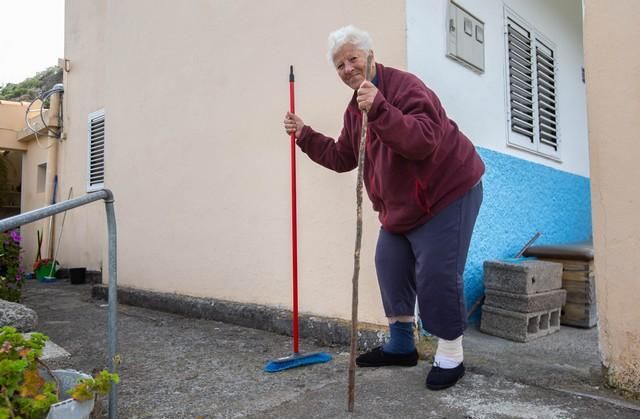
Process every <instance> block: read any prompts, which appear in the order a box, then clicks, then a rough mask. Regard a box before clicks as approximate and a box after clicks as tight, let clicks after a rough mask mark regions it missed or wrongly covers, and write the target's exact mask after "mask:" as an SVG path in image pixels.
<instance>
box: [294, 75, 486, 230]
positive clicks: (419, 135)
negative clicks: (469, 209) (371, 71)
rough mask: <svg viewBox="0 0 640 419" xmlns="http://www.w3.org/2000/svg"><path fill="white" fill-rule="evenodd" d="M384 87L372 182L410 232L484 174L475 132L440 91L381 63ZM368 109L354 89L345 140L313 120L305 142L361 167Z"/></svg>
mask: <svg viewBox="0 0 640 419" xmlns="http://www.w3.org/2000/svg"><path fill="white" fill-rule="evenodd" d="M376 75H377V79H378V83H377V84H378V86H377V87H378V94H377V95H376V97H375V99H374V102H373V106H372V107H371V109H370V110H369V113H368V130H367V131H368V132H367V145H366V156H365V163H364V184H365V187H366V189H367V193H368V194H369V198H370V199H371V202H372V203H373V209H374V210H375V211H377V212H378V213H379V215H378V217H379V219H380V222H381V223H382V226H383V228H384V229H385V230H387V231H390V232H393V233H405V232H408V231H410V230H412V229H414V228H416V227H418V226H420V225H423V224H425V223H426V222H428V221H429V220H430V219H431V218H433V217H434V216H435V215H436V214H437V213H438V212H439V211H440V210H442V209H443V208H445V207H447V206H448V205H449V204H451V203H452V202H453V201H455V200H457V199H458V198H461V197H462V196H463V195H464V194H465V193H467V192H468V191H469V190H470V189H471V188H473V186H475V185H476V184H477V183H478V182H479V181H480V178H481V177H482V174H483V173H484V163H483V162H482V159H481V158H480V156H479V155H478V153H477V152H476V150H475V147H474V146H473V144H472V143H471V141H469V139H468V138H467V137H466V136H465V135H464V134H463V133H462V132H460V130H458V126H457V125H456V123H455V122H453V121H452V120H450V119H449V118H448V117H447V114H446V112H445V110H444V108H443V107H442V105H441V104H440V101H439V100H438V97H437V96H436V94H435V93H434V92H433V91H431V90H430V89H429V88H428V87H426V86H425V85H424V83H423V82H422V81H421V80H420V79H418V78H417V77H416V76H414V75H413V74H411V73H407V72H404V71H401V70H397V69H394V68H391V67H385V66H383V65H382V64H376ZM361 127H362V114H361V111H360V110H359V109H358V104H357V102H356V92H354V95H353V98H352V99H351V102H350V103H349V105H348V106H347V109H346V111H345V113H344V126H343V128H342V132H341V133H340V137H339V138H338V141H337V142H336V141H334V140H333V139H332V138H329V137H326V136H324V135H323V134H321V133H319V132H316V131H314V130H313V129H312V128H311V127H309V126H305V127H304V128H303V129H302V132H301V135H300V137H299V138H298V140H297V144H298V146H299V147H300V149H302V151H303V152H305V153H306V154H307V155H308V156H309V157H310V158H311V159H312V160H313V161H315V162H316V163H319V164H321V165H323V166H325V167H327V168H329V169H332V170H335V171H336V172H347V171H350V170H353V169H355V168H356V167H357V166H358V147H359V142H360V130H361Z"/></svg>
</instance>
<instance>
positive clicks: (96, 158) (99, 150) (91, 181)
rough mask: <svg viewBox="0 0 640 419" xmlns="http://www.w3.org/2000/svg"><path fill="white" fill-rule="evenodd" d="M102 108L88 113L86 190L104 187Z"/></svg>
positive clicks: (103, 126)
mask: <svg viewBox="0 0 640 419" xmlns="http://www.w3.org/2000/svg"><path fill="white" fill-rule="evenodd" d="M104 133H105V118H104V110H101V111H97V112H93V113H91V114H89V147H88V148H89V159H88V176H87V191H96V190H99V189H102V188H103V187H104Z"/></svg>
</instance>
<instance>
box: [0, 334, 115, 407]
mask: <svg viewBox="0 0 640 419" xmlns="http://www.w3.org/2000/svg"><path fill="white" fill-rule="evenodd" d="M47 340H48V338H47V337H46V336H45V335H43V334H42V333H31V334H30V335H29V336H25V335H23V334H21V333H18V332H17V331H16V329H15V328H13V327H8V326H5V327H2V328H0V418H18V417H21V418H43V417H45V415H46V416H47V418H49V419H55V418H65V419H81V418H82V419H84V418H88V417H89V414H90V413H91V411H92V409H93V406H94V400H95V397H96V396H97V395H106V394H107V393H108V392H109V390H110V389H111V384H112V383H116V384H117V383H118V382H119V377H118V375H117V374H110V373H109V372H107V371H101V372H100V373H99V374H98V375H97V376H96V377H93V378H92V377H90V376H88V375H86V374H82V373H78V372H77V371H65V370H63V371H51V370H50V369H49V367H48V366H47V365H46V364H45V363H44V362H42V361H41V360H40V359H39V358H40V356H41V355H42V349H43V348H44V344H45V342H46V341H47ZM47 378H48V379H47ZM69 384H70V385H69ZM70 386H73V387H72V388H70V389H69V390H67V388H69V387H70ZM59 399H63V401H62V402H58V401H59Z"/></svg>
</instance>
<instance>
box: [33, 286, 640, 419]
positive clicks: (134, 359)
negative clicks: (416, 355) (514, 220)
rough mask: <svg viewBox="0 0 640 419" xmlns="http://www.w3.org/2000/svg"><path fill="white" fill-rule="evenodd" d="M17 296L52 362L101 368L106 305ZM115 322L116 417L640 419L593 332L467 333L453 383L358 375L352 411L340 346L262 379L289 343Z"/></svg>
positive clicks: (236, 330)
mask: <svg viewBox="0 0 640 419" xmlns="http://www.w3.org/2000/svg"><path fill="white" fill-rule="evenodd" d="M24 295H25V301H24V303H25V304H26V305H27V306H28V307H31V308H33V309H34V310H35V311H36V312H37V313H38V316H39V327H38V331H40V332H43V333H45V334H46V335H48V336H50V338H51V339H52V340H53V341H54V342H55V343H57V344H58V345H60V346H62V347H63V348H64V349H65V350H67V351H68V352H69V353H70V354H71V356H70V357H67V358H60V359H57V360H53V361H50V365H51V366H52V367H54V368H58V367H64V368H67V367H68V368H75V369H79V370H82V371H86V372H91V371H92V370H94V369H101V368H104V366H105V365H106V359H105V358H106V314H107V305H106V303H105V302H104V301H101V300H93V299H92V298H91V286H90V285H70V284H68V282H65V281H58V282H55V283H50V284H42V283H38V282H35V281H29V282H28V284H27V286H26V288H25V291H24ZM119 327H120V331H119V352H120V354H121V355H122V359H123V363H122V365H121V367H120V371H119V373H120V376H121V380H122V381H121V385H120V386H119V389H118V395H119V396H118V397H119V403H118V412H119V417H120V418H197V417H203V418H236V417H249V418H348V417H354V418H638V417H640V403H638V402H635V401H629V400H625V399H623V398H621V397H619V396H618V395H616V394H615V393H614V392H613V391H612V390H609V389H607V388H604V387H603V386H602V382H601V374H600V364H599V361H598V354H597V347H598V346H597V331H596V330H595V329H591V330H582V329H575V328H570V327H562V328H561V330H560V332H559V333H556V334H553V335H550V336H547V337H543V338H540V339H538V340H535V341H533V342H529V343H515V342H510V341H507V340H503V339H500V338H496V337H492V336H488V335H485V334H483V333H480V332H479V331H477V330H476V329H474V328H473V327H470V328H469V330H468V331H467V333H466V334H465V343H464V345H465V365H466V366H467V374H466V376H465V377H464V378H463V379H462V380H461V381H460V382H459V383H458V385H456V386H455V387H453V388H450V389H447V390H444V391H440V392H432V391H429V390H427V389H426V388H425V386H424V379H425V376H426V372H427V371H428V369H429V368H430V364H429V363H427V362H425V361H421V362H420V363H419V364H418V366H416V367H412V368H377V369H376V368H372V369H360V370H358V372H357V377H356V399H355V400H356V402H355V412H354V413H353V414H349V413H348V412H347V411H346V405H347V400H346V391H347V363H348V358H349V356H348V348H346V347H318V346H316V345H314V342H313V341H312V340H304V341H302V342H301V349H302V350H303V351H304V352H311V351H318V350H320V351H325V352H328V353H330V354H331V355H333V357H334V359H333V361H331V362H329V363H326V364H317V365H312V366H306V367H303V368H297V369H292V370H288V371H285V372H280V373H276V374H269V373H265V372H263V371H262V368H263V367H264V365H265V364H266V362H268V361H269V360H270V359H274V358H277V357H280V356H284V355H288V354H289V352H290V342H291V340H290V338H289V337H287V336H282V335H277V334H273V333H269V332H264V331H260V330H256V329H250V328H244V327H239V326H234V325H229V324H225V323H220V322H215V321H210V320H199V319H192V318H187V317H183V316H179V315H175V314H169V313H164V312H159V311H153V310H149V309H144V308H139V307H133V306H125V305H121V306H120V307H119Z"/></svg>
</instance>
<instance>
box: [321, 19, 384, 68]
mask: <svg viewBox="0 0 640 419" xmlns="http://www.w3.org/2000/svg"><path fill="white" fill-rule="evenodd" d="M344 44H353V45H354V46H355V47H356V48H358V49H359V50H361V51H364V52H369V51H371V49H373V40H372V39H371V36H370V35H369V33H368V32H366V31H363V30H362V29H358V28H356V27H355V26H353V25H348V26H344V27H342V28H340V29H338V30H336V31H333V32H331V33H330V34H329V51H328V54H327V58H328V59H329V63H331V65H333V56H334V55H335V54H336V52H337V51H338V50H339V49H340V48H341V47H342V46H343V45H344Z"/></svg>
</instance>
